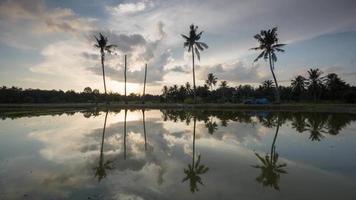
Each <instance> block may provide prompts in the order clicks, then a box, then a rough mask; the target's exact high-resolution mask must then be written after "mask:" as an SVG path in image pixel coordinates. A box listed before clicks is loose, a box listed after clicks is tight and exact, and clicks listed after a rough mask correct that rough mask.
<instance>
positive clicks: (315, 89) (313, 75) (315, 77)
mask: <svg viewBox="0 0 356 200" xmlns="http://www.w3.org/2000/svg"><path fill="white" fill-rule="evenodd" d="M322 74H323V72H322V71H320V70H319V69H309V71H308V75H309V79H308V81H307V83H308V90H309V92H310V93H311V94H312V95H313V99H314V102H316V101H317V99H318V95H319V91H320V89H321V87H322V85H323V77H321V75H322Z"/></svg>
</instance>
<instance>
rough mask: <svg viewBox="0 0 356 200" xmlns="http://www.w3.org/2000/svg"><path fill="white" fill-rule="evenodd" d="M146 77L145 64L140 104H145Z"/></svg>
mask: <svg viewBox="0 0 356 200" xmlns="http://www.w3.org/2000/svg"><path fill="white" fill-rule="evenodd" d="M146 77H147V64H146V66H145V79H144V82H143V94H142V104H145V92H146Z"/></svg>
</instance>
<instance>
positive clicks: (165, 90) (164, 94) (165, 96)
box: [162, 85, 169, 103]
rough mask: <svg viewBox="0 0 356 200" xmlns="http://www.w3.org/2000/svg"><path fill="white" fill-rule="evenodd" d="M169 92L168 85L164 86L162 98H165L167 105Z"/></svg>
mask: <svg viewBox="0 0 356 200" xmlns="http://www.w3.org/2000/svg"><path fill="white" fill-rule="evenodd" d="M168 92H169V90H168V87H167V86H166V85H165V86H163V89H162V96H163V97H164V100H165V101H166V103H167V98H168Z"/></svg>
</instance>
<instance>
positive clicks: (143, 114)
mask: <svg viewBox="0 0 356 200" xmlns="http://www.w3.org/2000/svg"><path fill="white" fill-rule="evenodd" d="M142 123H143V134H144V136H145V151H146V150H147V137H146V121H145V109H142Z"/></svg>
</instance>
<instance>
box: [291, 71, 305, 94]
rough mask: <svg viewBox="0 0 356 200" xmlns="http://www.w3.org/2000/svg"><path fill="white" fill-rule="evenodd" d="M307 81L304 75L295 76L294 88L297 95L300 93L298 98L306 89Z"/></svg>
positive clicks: (292, 84)
mask: <svg viewBox="0 0 356 200" xmlns="http://www.w3.org/2000/svg"><path fill="white" fill-rule="evenodd" d="M305 81H306V79H305V78H304V77H303V76H300V75H299V76H297V77H295V78H294V79H293V80H292V82H291V86H292V90H293V92H294V93H295V94H296V95H298V99H300V95H301V94H302V93H303V92H304V91H305V87H306V82H305Z"/></svg>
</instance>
